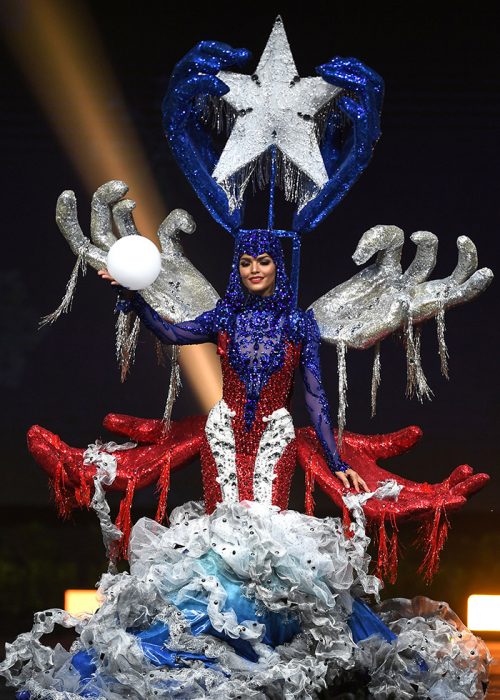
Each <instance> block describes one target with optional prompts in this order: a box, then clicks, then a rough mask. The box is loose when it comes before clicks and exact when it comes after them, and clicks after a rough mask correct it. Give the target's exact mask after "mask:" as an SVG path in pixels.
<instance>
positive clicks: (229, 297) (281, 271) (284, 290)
mask: <svg viewBox="0 0 500 700" xmlns="http://www.w3.org/2000/svg"><path fill="white" fill-rule="evenodd" d="M264 253H267V254H268V255H270V256H271V258H272V259H273V261H274V264H275V265H276V283H275V289H274V294H273V295H272V296H270V297H259V299H260V303H261V304H266V305H268V306H272V307H273V308H276V310H285V309H289V308H290V307H291V306H292V304H293V292H292V288H291V286H290V281H289V279H288V275H287V273H286V269H285V260H284V256H283V250H282V247H281V242H280V240H279V238H278V237H277V236H276V235H275V234H274V232H273V231H248V232H246V233H242V234H240V236H238V238H237V239H236V244H235V247H234V256H233V263H232V266H231V274H230V277H229V284H228V286H227V290H226V294H225V297H224V300H225V301H227V302H228V303H229V304H230V305H231V306H232V307H233V308H235V309H240V308H242V307H245V306H248V304H249V303H251V302H252V297H255V298H256V299H257V296H256V295H251V294H249V293H248V292H247V291H246V290H245V288H244V287H243V284H242V282H241V276H240V270H239V267H240V258H241V256H242V255H244V254H246V255H251V256H252V257H254V258H257V257H258V256H259V255H263V254H264Z"/></svg>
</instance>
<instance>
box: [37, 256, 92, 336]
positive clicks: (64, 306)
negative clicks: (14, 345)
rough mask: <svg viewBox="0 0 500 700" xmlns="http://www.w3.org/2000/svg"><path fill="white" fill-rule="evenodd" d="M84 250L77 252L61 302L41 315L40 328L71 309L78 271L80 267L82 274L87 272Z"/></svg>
mask: <svg viewBox="0 0 500 700" xmlns="http://www.w3.org/2000/svg"><path fill="white" fill-rule="evenodd" d="M85 252H86V250H81V251H80V252H79V253H78V256H77V258H76V262H75V266H74V267H73V270H72V272H71V275H70V277H69V280H68V282H67V284H66V291H65V292H64V296H63V298H62V300H61V303H60V304H59V306H58V307H57V309H56V310H55V311H53V312H52V313H51V314H47V316H43V318H42V319H41V320H40V323H39V324H38V327H39V328H42V327H43V326H46V325H47V324H49V323H54V322H55V321H57V319H58V318H59V316H60V315H61V314H67V313H68V311H69V310H70V309H71V304H72V302H73V296H74V293H75V289H76V283H77V282H78V273H79V272H80V268H81V270H82V275H84V274H85V273H86V272H87V260H86V259H85Z"/></svg>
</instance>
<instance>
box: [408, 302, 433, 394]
mask: <svg viewBox="0 0 500 700" xmlns="http://www.w3.org/2000/svg"><path fill="white" fill-rule="evenodd" d="M413 330H414V329H413V318H412V317H411V315H408V318H407V323H406V325H405V341H406V367H407V379H406V396H408V397H410V398H411V397H413V396H416V397H417V399H418V400H419V401H423V400H424V398H427V399H431V398H432V395H433V394H432V390H431V388H430V387H429V385H428V383H427V379H426V378H425V374H424V370H423V368H422V361H421V354H420V347H421V343H420V328H415V333H414V332H413Z"/></svg>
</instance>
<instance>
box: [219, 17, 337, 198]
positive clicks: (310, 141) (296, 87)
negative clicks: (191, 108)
mask: <svg viewBox="0 0 500 700" xmlns="http://www.w3.org/2000/svg"><path fill="white" fill-rule="evenodd" d="M218 77H219V78H220V79H221V80H222V81H223V82H224V83H225V84H226V85H227V86H228V87H229V92H228V93H227V94H226V95H224V97H223V99H224V100H225V101H226V102H227V103H228V104H229V105H231V107H233V108H234V109H235V110H236V114H237V117H236V121H235V123H234V126H233V129H232V131H231V134H230V136H229V139H228V141H227V143H226V146H225V148H224V150H223V151H222V154H221V157H220V159H219V162H218V163H217V166H216V167H215V170H214V172H213V177H214V178H215V180H217V182H218V183H219V184H221V185H223V186H224V185H225V184H226V183H227V181H228V180H229V179H230V178H231V177H232V176H234V175H235V174H236V173H237V172H239V171H240V170H241V169H242V168H244V167H245V166H248V165H249V164H251V163H252V161H256V159H257V158H258V157H259V156H260V155H261V154H263V153H265V151H266V150H267V149H268V148H269V147H270V146H276V147H277V148H278V149H279V150H280V151H281V152H282V154H283V155H284V156H285V157H286V158H287V159H288V160H289V161H291V162H292V163H293V164H294V165H295V166H296V167H297V169H298V170H299V171H300V172H302V173H303V174H304V175H306V176H307V177H308V178H309V179H310V180H311V181H312V182H313V183H314V184H315V185H316V187H317V188H318V189H320V188H321V187H323V185H325V184H326V182H327V180H328V174H327V172H326V168H325V164H324V162H323V158H322V156H321V152H320V149H319V145H318V139H317V136H316V130H315V122H314V115H315V114H316V113H317V112H318V111H319V110H320V109H321V108H322V107H323V106H324V105H325V104H326V103H327V102H329V101H330V100H331V99H332V98H333V97H335V95H337V94H338V93H339V92H340V90H341V88H338V87H336V86H334V85H330V84H329V83H327V82H326V81H325V80H323V78H319V77H316V78H300V77H299V76H298V74H297V68H296V66H295V61H294V59H293V56H292V53H291V51H290V45H289V43H288V39H287V37H286V34H285V30H284V28H283V22H282V21H281V18H280V17H278V18H277V19H276V22H275V23H274V26H273V30H272V32H271V35H270V36H269V39H268V41H267V44H266V47H265V49H264V51H263V53H262V56H261V59H260V61H259V65H258V66H257V69H256V71H255V73H254V74H253V75H251V76H250V75H243V74H241V73H231V72H228V71H221V72H220V73H219V74H218Z"/></svg>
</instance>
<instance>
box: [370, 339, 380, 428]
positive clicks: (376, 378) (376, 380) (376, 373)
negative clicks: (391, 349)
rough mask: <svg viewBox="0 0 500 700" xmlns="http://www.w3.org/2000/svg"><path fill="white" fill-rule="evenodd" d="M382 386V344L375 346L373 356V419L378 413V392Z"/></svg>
mask: <svg viewBox="0 0 500 700" xmlns="http://www.w3.org/2000/svg"><path fill="white" fill-rule="evenodd" d="M379 386H380V343H377V344H376V345H375V353H374V355H373V369H372V393H371V398H372V418H373V417H374V416H375V415H376V413H377V392H378V388H379Z"/></svg>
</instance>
